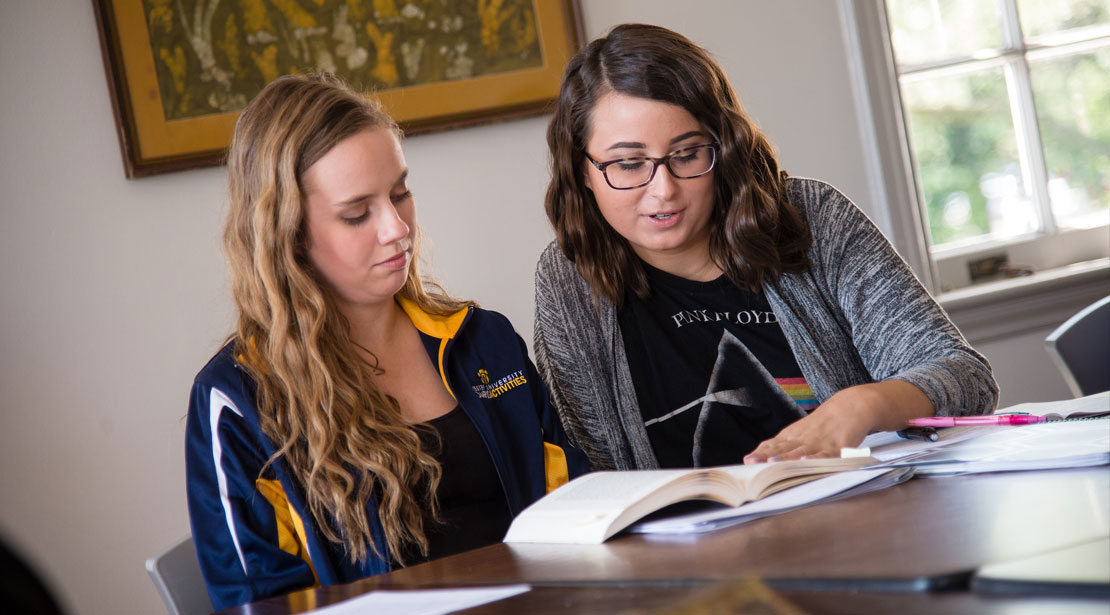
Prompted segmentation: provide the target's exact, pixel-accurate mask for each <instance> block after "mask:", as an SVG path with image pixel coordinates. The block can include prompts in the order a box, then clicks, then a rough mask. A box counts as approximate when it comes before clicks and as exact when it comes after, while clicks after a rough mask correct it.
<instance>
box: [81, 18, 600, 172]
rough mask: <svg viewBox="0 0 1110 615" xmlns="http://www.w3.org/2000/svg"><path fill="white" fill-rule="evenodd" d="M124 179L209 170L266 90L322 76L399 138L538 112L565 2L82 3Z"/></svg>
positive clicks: (557, 54) (575, 34)
mask: <svg viewBox="0 0 1110 615" xmlns="http://www.w3.org/2000/svg"><path fill="white" fill-rule="evenodd" d="M93 6H94V8H95V10H96V15H97V26H98V28H99V31H100V40H101V48H102V52H103V56H104V68H105V72H106V74H107V77H108V87H109V91H110V93H111V97H112V107H113V111H114V113H115V116H116V125H117V128H118V133H119V141H120V148H121V150H122V153H123V160H124V169H125V172H126V174H127V176H128V177H140V176H145V175H152V174H155V173H164V172H167V171H175V170H180V169H187V168H194V167H200V166H209V165H216V164H220V163H222V162H223V158H224V154H225V152H226V149H227V146H228V144H229V143H230V142H231V134H232V131H233V130H234V127H235V120H236V119H237V118H238V116H239V111H241V110H242V109H243V108H244V107H245V106H246V104H247V103H248V102H249V101H250V100H251V98H253V97H254V95H255V94H256V93H257V92H258V91H259V90H261V89H262V87H263V86H265V85H266V84H267V83H269V82H270V81H272V80H273V79H275V78H276V77H278V76H280V75H283V74H289V73H308V72H313V71H322V70H326V71H331V72H334V73H336V74H337V75H339V76H341V77H343V78H344V79H346V80H347V81H348V82H349V83H351V85H352V86H354V87H355V88H356V89H358V90H359V91H364V92H370V93H371V95H373V96H377V97H379V99H380V100H381V101H382V103H383V104H384V105H385V107H386V108H387V109H388V111H389V112H390V114H391V115H392V116H393V117H394V118H396V120H397V121H398V122H399V123H400V124H401V126H402V127H403V128H404V129H405V132H406V133H407V134H415V133H420V132H427V131H433V130H443V129H447V128H454V127H458V126H464V125H471V124H476V123H485V122H493V121H500V120H504V119H509V118H516V117H523V116H527V115H535V114H539V113H542V112H543V111H544V109H545V108H546V107H547V105H548V103H549V102H550V101H551V100H552V99H553V98H554V97H555V96H556V95H557V94H558V90H559V82H560V80H561V79H562V75H563V70H564V68H565V66H566V63H567V61H568V60H569V59H570V57H571V56H572V55H573V54H574V53H575V52H577V50H578V48H579V47H580V46H581V45H582V28H581V13H580V8H579V5H578V0H93Z"/></svg>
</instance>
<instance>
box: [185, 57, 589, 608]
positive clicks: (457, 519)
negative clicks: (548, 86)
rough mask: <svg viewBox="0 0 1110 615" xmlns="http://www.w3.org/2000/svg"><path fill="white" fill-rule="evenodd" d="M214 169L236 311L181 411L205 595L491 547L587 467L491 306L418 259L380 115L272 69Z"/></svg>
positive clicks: (237, 600) (241, 592)
mask: <svg viewBox="0 0 1110 615" xmlns="http://www.w3.org/2000/svg"><path fill="white" fill-rule="evenodd" d="M228 183H229V201H230V203H229V208H228V209H229V211H228V219H227V226H226V228H225V230H224V248H225V251H226V253H227V257H228V262H229V265H230V268H231V288H232V295H233V298H234V300H235V305H236V308H237V309H238V327H237V329H236V331H235V333H234V334H233V335H232V336H231V338H230V339H229V341H228V342H227V344H226V345H225V346H224V348H223V349H222V350H220V351H219V352H218V353H216V356H214V357H213V358H212V359H211V360H210V361H209V362H208V364H207V365H205V367H204V368H203V369H202V370H201V371H200V373H199V374H198V375H197V376H196V380H195V382H194V385H193V390H192V396H191V398H190V405H189V415H188V420H187V425H186V472H187V477H188V500H189V516H190V520H191V522H192V530H193V542H194V544H195V546H196V550H197V555H198V558H199V561H200V567H201V570H202V572H203V573H204V578H205V581H206V582H207V585H208V591H209V595H210V596H211V598H212V605H213V606H214V607H215V608H216V609H224V608H228V607H231V606H235V605H239V604H243V603H245V602H249V601H252V600H258V599H260V598H264V597H267V596H272V595H275V594H279V593H285V592H289V591H292V590H295V589H301V588H304V587H310V586H313V585H332V584H337V583H347V582H351V581H354V580H356V579H360V578H362V577H366V576H370V575H373V574H378V573H381V572H388V571H389V570H390V569H393V568H395V567H398V566H405V565H409V564H413V563H418V562H421V561H424V560H427V559H431V558H437V557H442V556H446V555H450V554H452V553H458V552H460V551H464V550H467V549H472V548H477V547H480V546H484V545H488V544H493V543H496V542H500V541H501V539H502V538H503V537H504V534H505V532H506V530H507V529H508V526H509V522H510V521H511V519H512V518H513V516H514V515H516V514H517V513H519V512H520V511H521V510H522V509H523V508H524V507H526V506H528V505H529V504H531V503H532V502H533V501H535V500H537V499H539V498H540V497H541V496H543V495H544V494H545V493H546V492H547V491H549V490H551V489H554V488H555V487H558V486H559V485H561V484H563V483H565V482H566V481H567V480H568V479H569V478H573V477H574V476H577V475H578V474H581V473H583V472H585V471H586V458H585V456H584V455H583V454H582V452H581V451H578V450H575V449H573V448H571V447H570V446H568V445H567V443H566V436H565V434H564V432H563V430H562V428H561V427H560V425H559V419H558V417H557V416H556V414H555V412H554V410H553V409H552V408H551V406H550V404H549V402H548V396H547V391H546V389H545V388H544V386H543V383H542V381H541V380H540V378H539V377H538V374H537V373H536V371H535V368H534V367H533V365H532V363H531V361H530V360H529V359H528V353H527V349H526V348H525V346H524V343H523V342H522V341H521V339H520V337H519V336H518V335H517V334H516V332H515V331H514V330H513V327H512V325H511V324H510V323H509V321H508V320H506V319H505V317H504V316H501V315H500V314H497V313H495V312H490V311H486V310H483V309H480V308H478V307H477V306H475V305H474V304H473V303H471V302H468V301H461V300H458V299H454V298H452V297H449V296H447V295H446V294H445V293H444V292H443V291H442V290H441V289H440V288H439V287H438V286H436V285H435V284H434V283H433V282H431V281H430V280H428V279H427V278H425V277H424V276H423V275H422V274H421V271H420V264H419V258H420V241H419V239H420V234H419V229H418V226H417V223H416V209H415V208H416V205H415V203H414V200H413V194H412V191H411V190H410V178H409V167H408V165H407V164H406V162H405V157H404V154H403V152H402V149H401V132H400V129H399V128H398V127H397V125H396V124H395V123H394V122H393V120H392V119H391V118H390V117H389V116H388V115H386V113H385V112H384V111H383V110H382V109H381V108H380V107H379V106H378V105H377V104H376V103H375V102H374V101H372V100H370V99H368V98H365V97H363V96H361V95H359V94H357V93H355V92H353V91H351V90H350V89H349V88H348V87H347V86H346V85H345V84H343V83H342V82H340V81H339V80H338V79H337V78H335V77H334V76H331V75H327V74H323V75H316V76H308V77H301V76H285V77H281V78H279V79H277V80H275V81H274V82H272V83H271V84H270V85H268V86H266V88H265V89H263V90H262V91H261V92H260V93H259V94H258V95H257V96H256V97H255V98H254V100H253V101H252V102H251V103H250V105H248V106H247V108H246V109H245V110H244V111H243V113H242V114H241V115H240V117H239V120H238V122H237V124H236V126H235V134H234V137H233V138H232V142H231V148H230V151H229V154H228Z"/></svg>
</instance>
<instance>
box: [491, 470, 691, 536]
mask: <svg viewBox="0 0 1110 615" xmlns="http://www.w3.org/2000/svg"><path fill="white" fill-rule="evenodd" d="M701 474H704V472H702V471H699V470H641V471H634V472H593V473H591V474H586V475H585V476H580V477H578V478H576V479H574V480H573V481H571V482H569V483H567V484H566V485H563V486H562V487H559V488H558V489H556V490H555V491H553V492H551V493H549V494H547V495H546V496H544V497H543V498H541V499H540V500H539V501H537V502H535V503H533V504H532V505H531V506H529V507H528V508H526V509H524V511H523V512H521V513H520V514H519V515H517V518H516V519H514V520H513V522H512V524H511V525H510V526H509V531H508V533H507V534H506V535H505V542H546V543H551V542H554V543H570V544H595V543H601V542H602V541H604V540H605V539H606V538H608V537H609V536H610V535H612V533H614V532H616V531H617V530H619V529H620V528H616V529H612V527H613V524H614V522H615V521H616V520H617V519H618V517H620V516H621V515H622V514H625V513H627V512H628V511H629V510H634V509H635V506H636V504H638V503H641V502H644V501H646V500H648V499H649V498H651V497H652V496H653V495H656V494H659V493H660V492H661V491H665V490H666V487H667V486H668V485H671V484H674V483H676V482H679V481H682V480H683V479H684V478H687V479H692V480H694V481H696V479H697V477H698V476H699V475H701ZM649 512H650V511H649Z"/></svg>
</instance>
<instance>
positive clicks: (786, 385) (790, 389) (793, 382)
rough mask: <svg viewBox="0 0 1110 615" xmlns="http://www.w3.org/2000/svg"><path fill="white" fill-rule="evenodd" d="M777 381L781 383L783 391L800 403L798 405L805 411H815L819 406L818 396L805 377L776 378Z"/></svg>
mask: <svg viewBox="0 0 1110 615" xmlns="http://www.w3.org/2000/svg"><path fill="white" fill-rule="evenodd" d="M775 382H777V383H779V386H780V387H782V390H783V391H786V394H787V395H789V396H790V398H791V399H793V400H794V403H796V404H798V407H799V408H801V409H802V410H804V411H805V412H813V410H814V409H815V408H816V407H817V397H816V396H814V394H813V389H811V388H809V383H808V382H806V379H805V378H775Z"/></svg>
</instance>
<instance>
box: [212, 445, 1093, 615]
mask: <svg viewBox="0 0 1110 615" xmlns="http://www.w3.org/2000/svg"><path fill="white" fill-rule="evenodd" d="M1106 535H1110V468H1107V467H1100V468H1088V469H1073V470H1057V471H1051V472H1014V473H1002V474H980V475H970V476H959V477H948V478H929V479H915V480H912V481H910V482H908V483H905V484H902V485H898V486H896V487H892V488H890V489H886V490H883V491H879V492H874V493H868V494H863V495H859V496H855V497H852V498H848V499H845V500H841V501H834V502H827V503H824V504H820V505H816V506H811V507H809V508H804V509H801V510H797V511H793V512H790V513H786V514H782V515H778V516H774V517H769V518H765V519H760V520H757V521H753V522H750V523H747V524H743V525H739V526H736V527H733V528H728V529H723V530H717V531H714V532H709V533H703V534H693V535H685V536H677V537H657V536H638V535H621V536H617V537H615V538H612V539H610V540H609V541H608V542H606V543H605V544H602V545H544V544H526V545H506V544H498V545H493V546H489V547H486V548H483V549H477V550H474V551H469V552H467V553H461V554H459V555H455V556H453V557H448V558H443V559H441V560H436V561H432V562H428V563H426V564H421V565H419V566H414V567H411V568H406V569H401V570H398V571H395V572H392V573H389V574H385V575H380V576H377V577H372V578H370V579H364V580H362V581H358V582H355V583H351V584H348V585H342V586H336V587H330V588H321V589H316V590H305V591H302V592H295V593H293V594H289V595H288V596H280V597H276V598H271V599H268V600H263V601H259V602H256V603H252V604H251V605H248V606H246V607H242V608H240V609H231V610H229V611H227V612H228V613H242V614H245V613H250V614H252V615H259V614H264V615H271V614H273V615H287V614H291V613H300V612H304V611H306V610H310V609H311V608H314V607H319V606H323V605H326V604H331V603H334V602H338V601H340V600H343V599H346V598H350V597H353V596H357V595H360V594H363V593H365V592H368V591H371V590H374V589H386V588H389V589H418V588H431V587H451V586H467V585H471V586H473V585H501V584H512V583H528V584H531V585H532V586H533V590H532V591H530V592H528V593H526V594H522V595H520V596H516V597H514V598H510V599H507V600H504V601H501V602H497V603H493V604H490V605H486V606H485V607H482V608H479V609H473V610H470V611H468V612H473V613H489V614H492V613H619V612H653V611H655V610H657V609H659V608H662V607H664V606H666V605H670V604H674V603H681V602H682V601H683V600H688V599H691V597H693V596H697V595H698V594H699V592H700V593H702V594H704V592H707V591H713V590H714V587H716V586H719V585H721V584H728V583H736V582H737V581H738V580H741V579H745V578H751V577H758V578H761V579H763V580H765V581H766V582H767V583H768V584H769V585H771V586H772V587H773V588H775V589H776V590H777V591H778V593H779V594H780V595H781V596H783V597H785V598H786V599H787V600H789V601H790V602H792V603H794V604H795V605H797V606H798V607H800V609H801V610H803V611H806V612H843V613H884V612H898V613H1007V614H1018V613H1099V614H1101V615H1106V614H1107V613H1110V601H1106V600H1083V599H1076V598H1072V597H1047V596H1042V597H1028V596H1024V597H1012V596H1011V597H998V596H985V595H979V594H976V593H974V592H970V591H967V587H968V583H969V581H970V579H971V575H972V573H973V572H974V571H975V569H976V568H978V567H979V566H980V565H983V564H987V563H993V562H1001V561H1009V560H1012V559H1015V558H1019V557H1024V556H1029V555H1034V554H1037V553H1042V552H1045V551H1049V550H1052V549H1056V548H1060V547H1064V546H1068V545H1073V544H1078V543H1081V542H1085V541H1089V540H1091V539H1093V538H1097V537H1099V536H1106ZM715 584H716V585H715Z"/></svg>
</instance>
